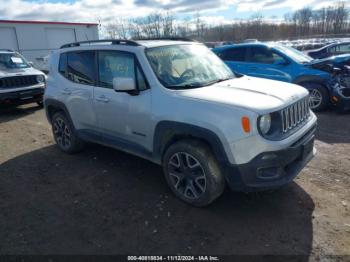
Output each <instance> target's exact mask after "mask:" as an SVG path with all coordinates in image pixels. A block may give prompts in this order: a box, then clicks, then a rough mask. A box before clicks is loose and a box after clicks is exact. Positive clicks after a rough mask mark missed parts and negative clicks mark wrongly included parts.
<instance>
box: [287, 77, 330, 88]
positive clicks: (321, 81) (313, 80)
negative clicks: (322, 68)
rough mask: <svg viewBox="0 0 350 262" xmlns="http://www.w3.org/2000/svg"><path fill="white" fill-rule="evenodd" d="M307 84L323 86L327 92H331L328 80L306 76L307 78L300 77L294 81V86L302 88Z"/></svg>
mask: <svg viewBox="0 0 350 262" xmlns="http://www.w3.org/2000/svg"><path fill="white" fill-rule="evenodd" d="M305 83H315V84H318V85H321V86H323V87H324V88H326V89H327V91H328V92H329V88H328V85H327V80H326V79H324V78H322V77H320V76H314V75H305V76H300V77H298V78H296V79H294V81H293V84H296V85H301V86H302V84H305Z"/></svg>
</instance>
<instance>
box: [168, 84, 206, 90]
mask: <svg viewBox="0 0 350 262" xmlns="http://www.w3.org/2000/svg"><path fill="white" fill-rule="evenodd" d="M198 87H202V85H199V84H185V85H176V86H167V88H170V89H191V88H198Z"/></svg>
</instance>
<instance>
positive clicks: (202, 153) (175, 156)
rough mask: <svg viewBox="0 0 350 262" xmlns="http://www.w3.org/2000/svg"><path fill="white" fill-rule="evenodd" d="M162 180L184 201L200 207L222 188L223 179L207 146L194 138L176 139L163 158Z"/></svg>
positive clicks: (213, 198) (212, 199)
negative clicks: (163, 177) (177, 140)
mask: <svg viewBox="0 0 350 262" xmlns="http://www.w3.org/2000/svg"><path fill="white" fill-rule="evenodd" d="M163 171H164V175H165V179H166V181H167V183H168V185H169V187H170V188H171V190H172V191H173V193H174V194H175V195H176V196H177V197H178V198H180V199H181V200H183V201H184V202H186V203H188V204H190V205H193V206H197V207H203V206H207V205H209V204H210V203H212V202H213V201H214V200H215V199H217V198H218V197H219V196H220V195H221V194H222V193H223V191H224V188H225V179H224V177H223V175H222V174H221V171H220V168H219V164H218V163H217V161H216V159H215V157H214V155H213V153H212V152H211V150H210V148H209V147H208V146H207V145H205V144H204V143H202V142H200V141H197V140H182V141H179V142H177V143H175V144H173V145H172V146H170V147H169V149H168V150H167V151H166V152H165V154H164V157H163Z"/></svg>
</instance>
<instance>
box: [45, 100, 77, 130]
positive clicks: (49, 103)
mask: <svg viewBox="0 0 350 262" xmlns="http://www.w3.org/2000/svg"><path fill="white" fill-rule="evenodd" d="M44 105H45V112H46V117H47V120H48V121H49V123H50V124H51V120H52V119H51V118H52V115H53V114H52V113H51V112H50V111H51V108H53V109H55V111H57V110H59V111H63V112H64V114H65V116H66V117H67V119H68V121H69V122H70V124H71V126H72V127H73V128H74V129H75V127H74V124H73V121H72V118H71V117H70V114H69V111H68V109H67V107H66V105H65V104H64V103H62V102H61V101H58V100H56V99H52V98H49V99H46V100H45V101H44Z"/></svg>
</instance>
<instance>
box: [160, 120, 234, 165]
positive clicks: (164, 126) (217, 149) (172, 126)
mask: <svg viewBox="0 0 350 262" xmlns="http://www.w3.org/2000/svg"><path fill="white" fill-rule="evenodd" d="M185 138H193V139H200V140H203V141H204V142H206V143H207V144H208V145H209V146H210V147H211V150H212V151H213V153H214V155H215V157H216V159H217V160H218V161H219V163H227V162H228V158H227V155H226V152H225V149H224V146H223V144H222V142H221V140H220V138H219V137H218V136H217V134H215V133H214V132H213V131H211V130H209V129H206V128H203V127H199V126H195V125H191V124H186V123H181V122H175V121H161V122H159V123H158V124H157V126H156V128H155V132H154V137H153V154H154V158H155V159H157V162H159V163H161V162H162V158H163V154H164V153H165V151H166V150H167V148H168V147H169V146H170V145H171V144H173V143H174V142H176V141H178V140H180V139H185Z"/></svg>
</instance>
